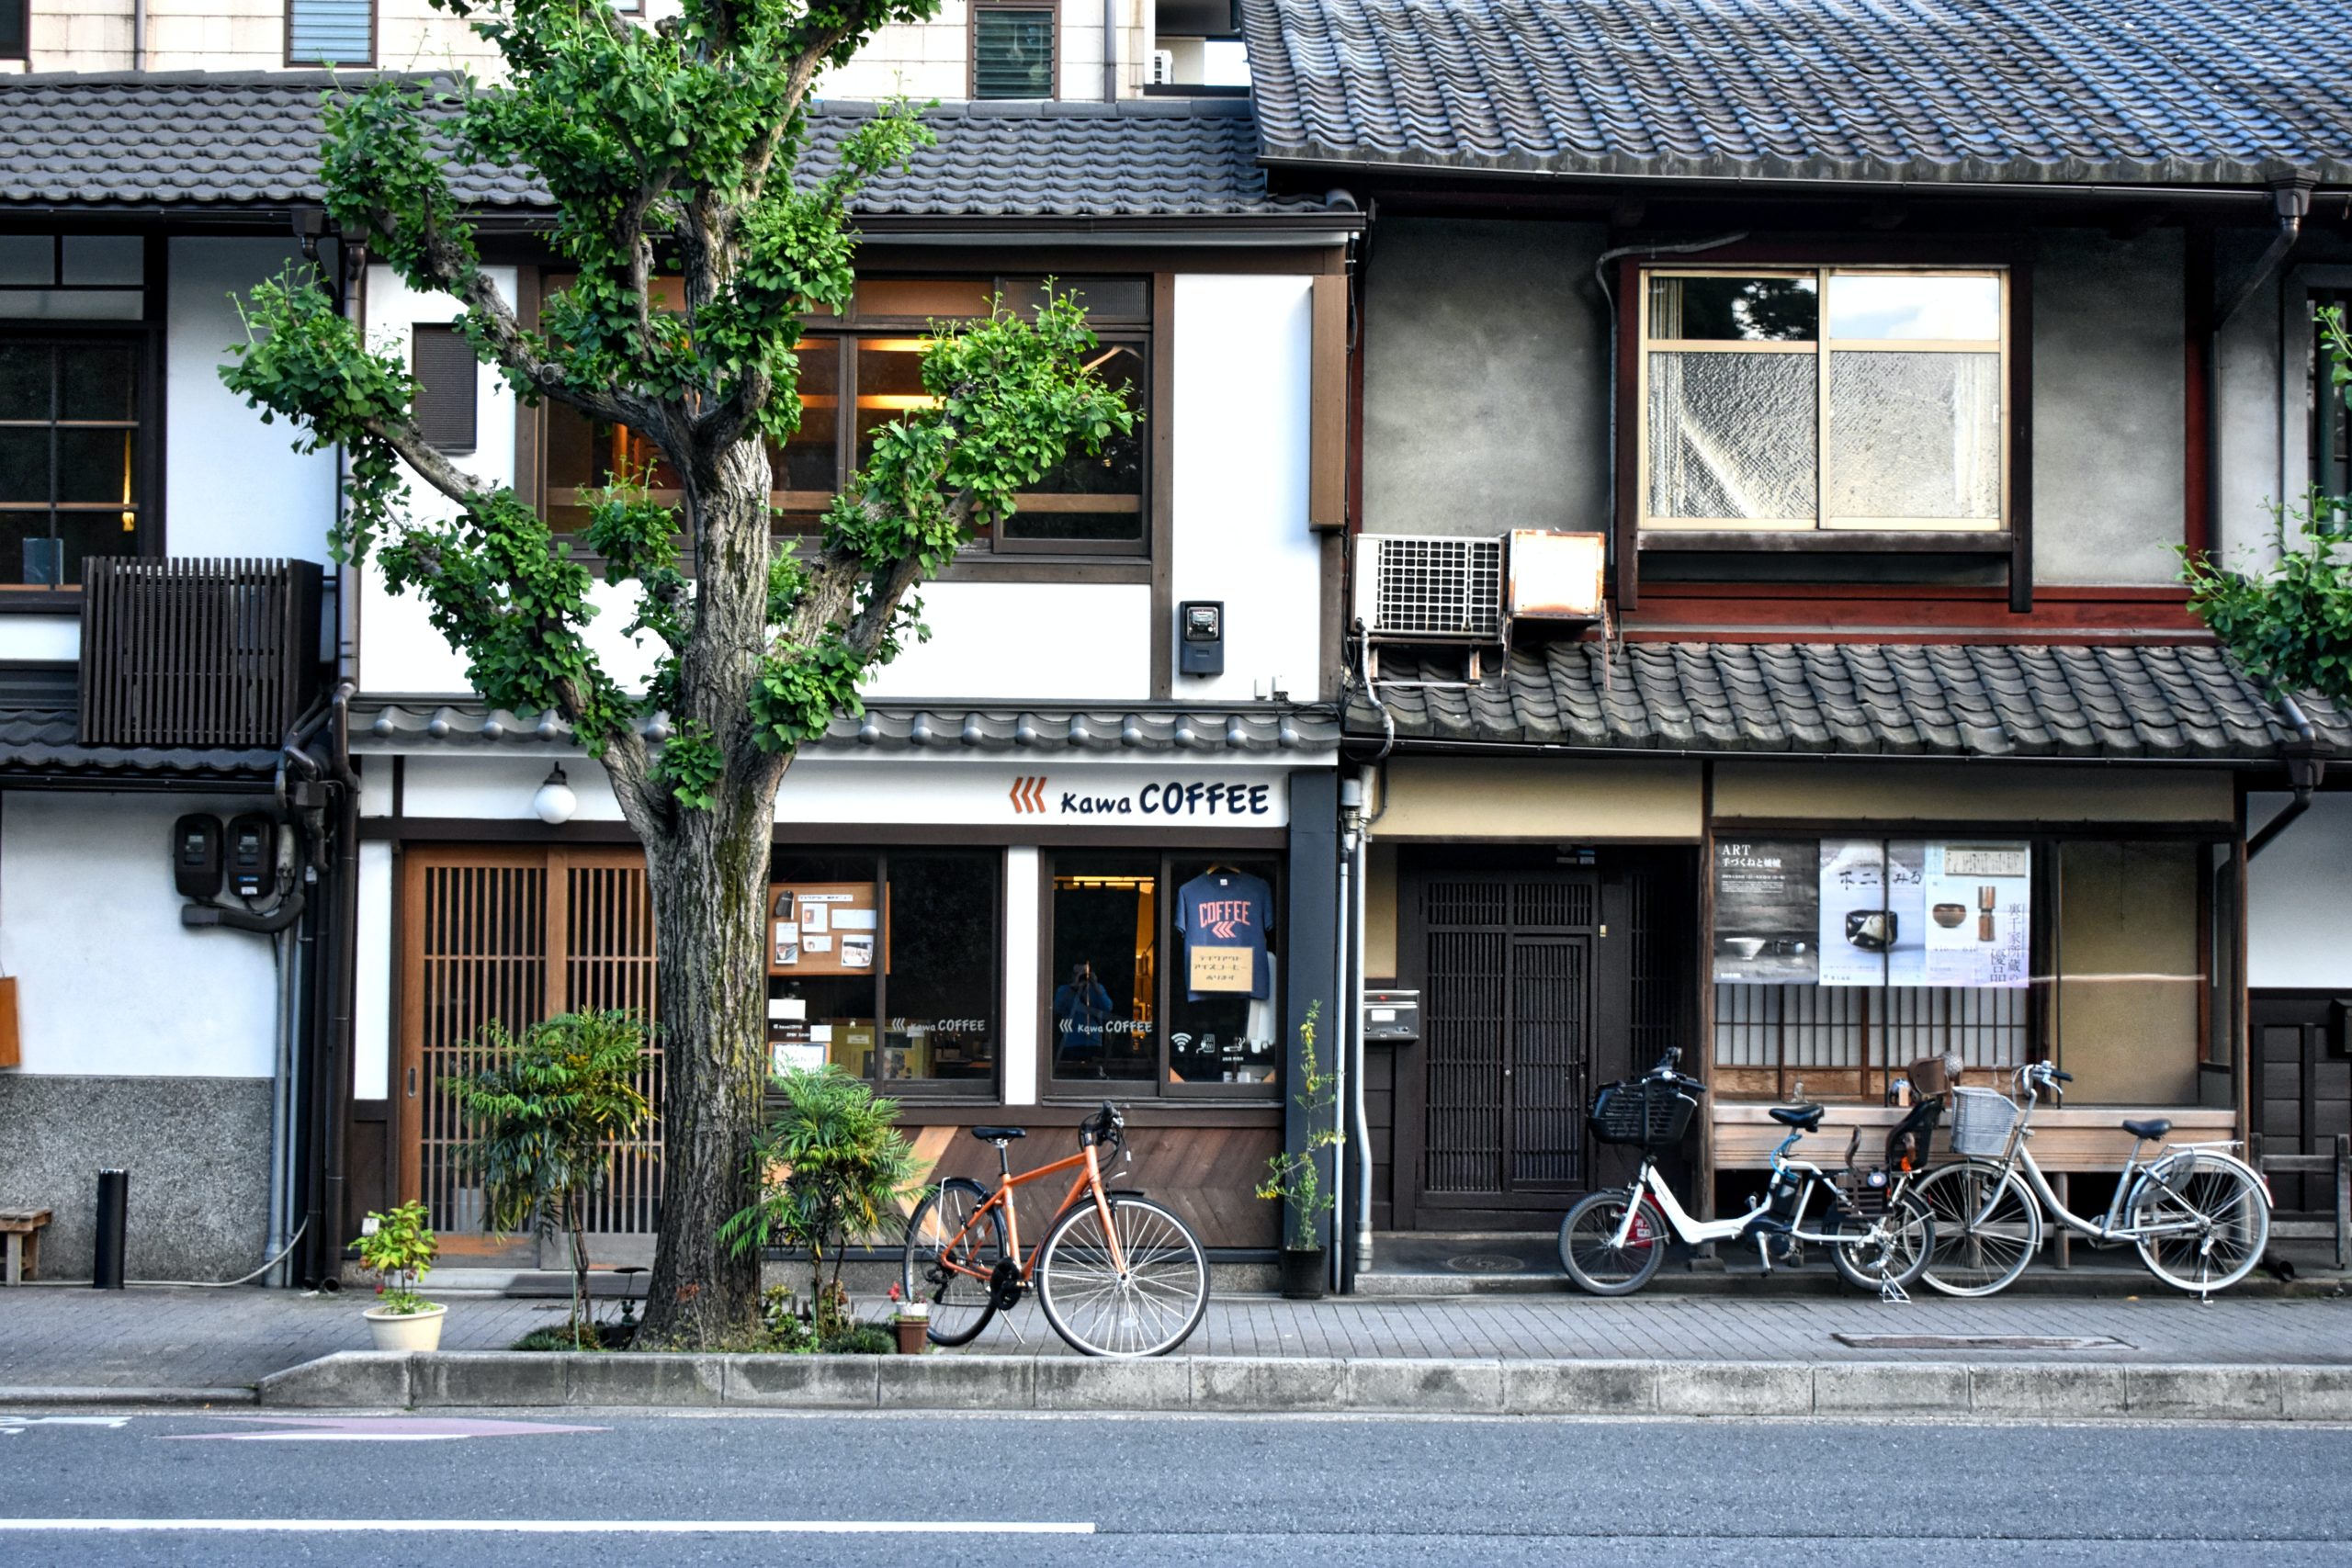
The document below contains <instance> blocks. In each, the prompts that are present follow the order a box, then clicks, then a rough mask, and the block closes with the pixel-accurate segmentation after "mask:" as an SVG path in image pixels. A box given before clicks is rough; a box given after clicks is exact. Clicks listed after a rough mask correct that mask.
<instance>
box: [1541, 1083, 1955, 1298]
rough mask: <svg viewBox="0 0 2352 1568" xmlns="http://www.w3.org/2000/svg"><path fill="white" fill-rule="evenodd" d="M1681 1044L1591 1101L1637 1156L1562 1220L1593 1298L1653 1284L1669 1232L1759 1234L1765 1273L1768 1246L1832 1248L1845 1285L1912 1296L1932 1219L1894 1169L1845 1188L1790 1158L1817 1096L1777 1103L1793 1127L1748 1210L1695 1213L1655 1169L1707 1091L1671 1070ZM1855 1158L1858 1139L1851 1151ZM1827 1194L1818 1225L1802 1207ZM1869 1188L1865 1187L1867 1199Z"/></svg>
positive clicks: (1816, 1113) (1576, 1272) (1600, 1126)
mask: <svg viewBox="0 0 2352 1568" xmlns="http://www.w3.org/2000/svg"><path fill="white" fill-rule="evenodd" d="M1681 1055H1682V1054H1681V1053H1680V1052H1679V1051H1668V1053H1667V1054H1666V1055H1665V1056H1664V1057H1663V1058H1662V1059H1660V1061H1659V1062H1658V1064H1657V1066H1655V1067H1652V1068H1651V1069H1650V1070H1649V1071H1648V1072H1647V1073H1645V1074H1644V1075H1643V1076H1642V1077H1638V1078H1632V1079H1628V1080H1627V1081H1625V1082H1623V1083H1619V1084H1611V1085H1610V1086H1609V1087H1608V1088H1607V1089H1602V1090H1601V1091H1600V1095H1599V1096H1598V1097H1597V1098H1596V1099H1595V1100H1594V1101H1593V1108H1592V1122H1591V1125H1592V1132H1593V1135H1594V1136H1595V1137H1596V1138H1599V1139H1600V1141H1601V1142H1603V1143H1608V1144H1631V1145H1639V1146H1640V1148H1641V1151H1642V1163H1641V1167H1640V1168H1639V1169H1638V1170H1636V1171H1635V1172H1634V1179H1633V1182H1632V1184H1631V1185H1629V1186H1626V1187H1622V1188H1611V1189H1609V1190H1604V1191H1600V1192H1595V1193H1592V1194H1591V1195H1590V1196H1589V1197H1587V1198H1585V1199H1584V1200H1583V1201H1580V1202H1578V1203H1577V1206H1576V1207H1575V1208H1573V1209H1570V1210H1569V1211H1568V1216H1567V1218H1566V1219H1565V1220H1562V1221H1561V1222H1560V1265H1561V1267H1562V1268H1564V1269H1566V1270H1567V1271H1568V1278H1569V1279H1571V1280H1575V1281H1576V1282H1577V1284H1578V1285H1580V1286H1582V1287H1583V1288H1584V1289H1586V1290H1588V1291H1589V1292H1592V1293H1593V1294H1594V1295H1596V1296H1626V1295H1631V1294H1633V1293H1634V1292H1635V1291H1638V1290H1640V1289H1641V1288H1642V1287H1643V1286H1644V1285H1646V1284H1648V1283H1649V1282H1650V1280H1651V1278H1652V1276H1654V1275H1656V1274H1657V1270H1658V1266H1659V1265H1660V1264H1662V1263H1664V1262H1665V1261H1666V1249H1667V1247H1668V1245H1669V1244H1670V1243H1672V1242H1674V1241H1678V1240H1679V1241H1680V1242H1682V1243H1683V1244H1684V1245H1686V1246H1690V1247H1699V1246H1703V1245H1704V1244H1706V1243H1708V1242H1714V1241H1747V1240H1752V1241H1754V1242H1755V1243H1756V1255H1757V1257H1758V1259H1759V1260H1760V1261H1761V1262H1762V1263H1763V1265H1764V1271H1765V1272H1766V1273H1768V1274H1769V1273H1770V1272H1771V1271H1772V1262H1773V1254H1774V1252H1775V1251H1776V1250H1778V1251H1783V1252H1784V1251H1786V1250H1787V1249H1789V1248H1792V1247H1795V1246H1797V1245H1798V1244H1800V1243H1811V1244H1814V1245H1816V1246H1822V1247H1827V1248H1828V1249H1829V1259H1830V1261H1831V1262H1832V1263H1834V1264H1835V1265H1837V1269H1838V1274H1839V1275H1840V1276H1841V1277H1842V1278H1844V1280H1846V1282H1847V1283H1849V1284H1850V1285H1853V1286H1855V1287H1857V1288H1859V1289H1860V1290H1865V1291H1872V1292H1877V1293H1878V1294H1879V1295H1880V1296H1881V1297H1883V1298H1884V1299H1887V1300H1893V1301H1900V1300H1905V1299H1906V1298H1905V1296H1904V1294H1903V1287H1904V1286H1905V1285H1908V1284H1909V1283H1911V1281H1912V1280H1916V1279H1917V1278H1918V1277H1919V1271H1920V1270H1921V1269H1925V1268H1926V1267H1927V1265H1928V1255H1929V1253H1931V1252H1932V1251H1933V1250H1934V1247H1935V1222H1934V1221H1933V1220H1932V1219H1931V1218H1930V1217H1929V1215H1928V1209H1927V1206H1926V1205H1925V1204H1923V1203H1921V1202H1920V1201H1919V1200H1918V1199H1917V1197H1915V1196H1913V1195H1912V1194H1911V1193H1910V1192H1908V1191H1906V1190H1903V1189H1904V1183H1903V1182H1901V1181H1895V1182H1894V1184H1893V1185H1892V1186H1891V1187H1890V1186H1889V1185H1887V1183H1888V1182H1889V1179H1890V1178H1889V1176H1888V1173H1887V1172H1885V1171H1883V1170H1881V1171H1876V1172H1873V1173H1871V1175H1872V1176H1874V1177H1875V1178H1876V1183H1875V1184H1872V1183H1871V1182H1868V1181H1867V1180H1866V1181H1864V1182H1863V1183H1860V1184H1859V1185H1860V1187H1861V1190H1862V1191H1861V1192H1860V1193H1858V1192H1853V1191H1849V1190H1846V1189H1845V1188H1842V1187H1840V1186H1839V1185H1838V1182H1837V1181H1836V1180H1835V1179H1832V1178H1831V1177H1829V1176H1828V1175H1826V1173H1825V1172H1824V1171H1823V1170H1822V1169H1821V1168H1820V1167H1818V1166H1815V1165H1809V1164H1807V1163H1806V1162H1804V1161H1803V1160H1797V1159H1791V1158H1790V1157H1789V1151H1790V1150H1791V1149H1793V1148H1794V1147H1796V1145H1797V1142H1798V1140H1800V1139H1802V1138H1803V1137H1804V1135H1805V1134H1807V1133H1810V1132H1813V1131H1814V1130H1815V1129H1816V1128H1818V1127H1819V1126H1820V1125H1821V1118H1822V1114H1823V1109H1822V1107H1820V1106H1818V1105H1776V1106H1774V1107H1772V1109H1771V1112H1770V1114H1771V1117H1772V1120H1773V1121H1775V1122H1779V1123H1780V1124H1781V1126H1783V1127H1786V1128H1787V1129H1788V1130H1789V1135H1788V1136H1787V1137H1785V1138H1783V1139H1782V1140H1781V1145H1780V1147H1778V1148H1776V1149H1774V1150H1773V1151H1772V1180H1771V1185H1770V1190H1768V1191H1766V1192H1765V1193H1764V1194H1763V1195H1762V1196H1760V1197H1758V1199H1757V1200H1756V1203H1755V1206H1754V1207H1753V1208H1751V1209H1750V1210H1749V1211H1748V1212H1747V1213H1745V1214H1741V1215H1740V1216H1738V1217H1737V1218H1736V1219H1728V1220H1695V1219H1692V1218H1691V1215H1690V1214H1689V1213H1687V1212H1685V1211H1684V1209H1683V1207H1682V1205H1681V1203H1680V1202H1679V1201H1677V1200H1676V1198H1675V1196H1674V1190H1673V1189H1672V1188H1670V1187H1668V1185H1667V1184H1666V1179H1665V1178H1664V1177H1662V1176H1660V1175H1659V1174H1658V1170H1657V1149H1659V1148H1661V1147H1671V1146H1672V1145H1676V1144H1679V1143H1680V1142H1681V1141H1682V1135H1683V1134H1684V1133H1686V1132H1687V1131H1689V1130H1690V1126H1691V1111H1693V1110H1695V1109H1696V1108H1697V1105H1698V1101H1697V1100H1694V1099H1693V1098H1692V1096H1694V1095H1699V1094H1703V1093H1705V1092H1706V1086H1704V1085H1703V1084H1702V1083H1700V1082H1699V1081H1698V1080H1697V1079H1696V1078H1689V1077H1683V1076H1682V1075H1681V1074H1680V1073H1679V1072H1677V1071H1675V1064H1676V1063H1677V1062H1679V1060H1680V1059H1681ZM1847 1153H1848V1159H1849V1164H1850V1163H1851V1156H1852V1149H1851V1148H1850V1147H1849V1150H1848V1151H1847ZM1824 1193H1826V1194H1827V1196H1828V1204H1827V1207H1826V1209H1825V1210H1823V1212H1822V1213H1821V1218H1820V1223H1819V1224H1812V1223H1810V1222H1809V1221H1808V1219H1807V1215H1808V1214H1809V1213H1811V1211H1812V1209H1813V1204H1814V1201H1815V1199H1816V1198H1818V1197H1820V1196H1821V1195H1823V1194H1824ZM1862 1193H1868V1194H1870V1196H1868V1197H1865V1196H1863V1195H1862Z"/></svg>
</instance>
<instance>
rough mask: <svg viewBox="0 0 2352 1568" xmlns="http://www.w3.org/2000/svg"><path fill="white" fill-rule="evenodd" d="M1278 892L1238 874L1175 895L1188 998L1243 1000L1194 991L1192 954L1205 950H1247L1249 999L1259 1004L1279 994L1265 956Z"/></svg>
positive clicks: (1193, 884) (1214, 876) (1196, 883)
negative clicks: (1268, 931)
mask: <svg viewBox="0 0 2352 1568" xmlns="http://www.w3.org/2000/svg"><path fill="white" fill-rule="evenodd" d="M1273 912H1274V890H1273V889H1272V888H1271V887H1269V886H1266V884H1265V882H1264V881H1263V880H1262V879H1261V878H1259V877H1255V876H1251V875H1249V874H1247V873H1244V872H1238V871H1212V872H1208V873H1206V874H1203V875H1200V876H1196V877H1194V878H1193V880H1192V881H1190V882H1187V883H1186V884H1184V886H1182V887H1179V888H1178V889H1177V890H1176V929H1177V930H1178V931H1182V932H1183V933H1184V976H1185V981H1186V989H1185V993H1184V994H1185V998H1186V999H1187V1000H1189V1001H1195V1002H1197V1001H1200V1000H1202V999H1203V998H1206V997H1214V996H1237V997H1238V996H1241V995H1243V994H1244V993H1242V992H1240V991H1238V990H1236V991H1195V990H1193V989H1192V988H1191V978H1192V974H1193V952H1194V951H1195V950H1196V949H1199V948H1204V947H1225V948H1247V949H1248V950H1249V952H1250V989H1249V991H1248V993H1247V994H1248V995H1249V996H1250V997H1252V998H1257V999H1259V1000H1263V999H1264V998H1268V997H1271V996H1272V995H1273V992H1274V966H1273V964H1272V963H1271V962H1269V961H1268V959H1267V957H1266V932H1267V930H1268V928H1269V927H1271V926H1272V923H1273Z"/></svg>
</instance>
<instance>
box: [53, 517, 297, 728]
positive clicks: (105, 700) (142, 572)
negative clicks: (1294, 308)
mask: <svg viewBox="0 0 2352 1568" xmlns="http://www.w3.org/2000/svg"><path fill="white" fill-rule="evenodd" d="M318 689H319V568H318V567H317V566H316V565H315V564H313V563H311V562H310V561H284V560H197V559H154V558H146V557H94V558H88V559H86V560H85V561H84V562H83V567H82V744H84V745H85V746H149V747H191V748H204V749H213V748H219V749H229V750H253V749H257V748H261V747H272V746H276V745H277V743H278V741H279V740H280V739H283V737H284V736H285V734H286V732H287V731H288V729H290V728H293V725H294V722H295V720H296V719H297V718H298V717H300V715H301V713H302V710H303V709H304V708H305V707H307V706H308V705H310V703H311V700H312V699H313V698H314V697H315V696H316V695H317V694H318Z"/></svg>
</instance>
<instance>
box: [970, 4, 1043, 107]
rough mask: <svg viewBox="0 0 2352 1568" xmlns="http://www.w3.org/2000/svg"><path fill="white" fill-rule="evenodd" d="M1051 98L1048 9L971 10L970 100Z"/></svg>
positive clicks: (986, 7) (976, 7) (998, 7)
mask: <svg viewBox="0 0 2352 1568" xmlns="http://www.w3.org/2000/svg"><path fill="white" fill-rule="evenodd" d="M972 96H974V97H976V98H1050V97H1052V96H1054V10H1053V7H1052V6H1018V5H1001V4H988V3H983V4H976V5H974V6H972Z"/></svg>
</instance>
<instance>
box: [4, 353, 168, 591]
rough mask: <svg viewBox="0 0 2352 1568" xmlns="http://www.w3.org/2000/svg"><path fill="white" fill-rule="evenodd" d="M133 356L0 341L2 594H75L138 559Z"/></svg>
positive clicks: (136, 402)
mask: <svg viewBox="0 0 2352 1568" xmlns="http://www.w3.org/2000/svg"><path fill="white" fill-rule="evenodd" d="M139 357H140V347H139V344H137V343H135V342H131V341H126V340H123V339H118V338H112V337H74V338H68V339H62V340H54V339H53V340H48V341H43V340H41V339H37V338H21V337H19V338H8V337H0V587H6V588H77V587H79V586H80V585H81V581H82V561H83V559H84V558H85V557H89V556H129V555H137V554H138V553H139V547H138V546H139V514H140V475H141V451H140V428H139V426H140V421H139V378H138V368H139Z"/></svg>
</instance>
